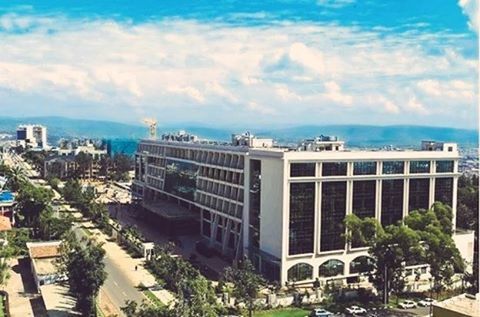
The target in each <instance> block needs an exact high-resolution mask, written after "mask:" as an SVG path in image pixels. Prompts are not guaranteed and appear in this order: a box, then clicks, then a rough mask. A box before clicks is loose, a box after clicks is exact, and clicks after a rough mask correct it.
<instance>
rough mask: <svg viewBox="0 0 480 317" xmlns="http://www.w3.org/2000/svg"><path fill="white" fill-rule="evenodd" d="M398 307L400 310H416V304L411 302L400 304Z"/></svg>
mask: <svg viewBox="0 0 480 317" xmlns="http://www.w3.org/2000/svg"><path fill="white" fill-rule="evenodd" d="M398 307H400V308H402V309H411V308H416V307H417V303H415V302H414V301H413V300H406V301H404V302H403V303H400V304H399V305H398Z"/></svg>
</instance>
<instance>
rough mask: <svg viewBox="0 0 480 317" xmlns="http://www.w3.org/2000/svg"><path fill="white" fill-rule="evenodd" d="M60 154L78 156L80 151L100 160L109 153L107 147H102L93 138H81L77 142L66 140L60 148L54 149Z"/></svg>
mask: <svg viewBox="0 0 480 317" xmlns="http://www.w3.org/2000/svg"><path fill="white" fill-rule="evenodd" d="M54 152H56V154H57V155H59V156H69V155H71V156H77V155H78V154H80V153H82V152H83V153H85V154H87V155H89V156H90V157H91V158H92V159H93V160H99V159H101V158H102V157H104V156H107V155H108V152H107V149H103V148H100V146H99V145H97V144H95V142H93V141H92V140H81V141H77V142H66V143H64V144H62V146H60V147H59V148H56V149H54Z"/></svg>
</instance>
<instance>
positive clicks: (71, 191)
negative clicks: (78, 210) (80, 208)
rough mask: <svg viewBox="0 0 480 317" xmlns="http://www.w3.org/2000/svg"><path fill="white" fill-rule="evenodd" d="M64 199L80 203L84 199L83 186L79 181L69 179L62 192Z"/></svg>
mask: <svg viewBox="0 0 480 317" xmlns="http://www.w3.org/2000/svg"><path fill="white" fill-rule="evenodd" d="M62 194H63V198H65V200H66V201H70V202H74V203H76V202H79V201H80V200H81V197H82V186H81V185H80V182H79V181H78V180H77V179H69V180H67V182H66V183H65V185H64V187H63V190H62Z"/></svg>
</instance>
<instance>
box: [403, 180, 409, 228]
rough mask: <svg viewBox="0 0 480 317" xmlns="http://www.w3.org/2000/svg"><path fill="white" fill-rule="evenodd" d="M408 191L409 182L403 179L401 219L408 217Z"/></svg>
mask: <svg viewBox="0 0 480 317" xmlns="http://www.w3.org/2000/svg"><path fill="white" fill-rule="evenodd" d="M409 189H410V180H409V179H408V178H406V179H404V183H403V217H402V218H405V217H406V216H407V215H408V196H409V195H408V192H409Z"/></svg>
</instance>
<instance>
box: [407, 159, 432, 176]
mask: <svg viewBox="0 0 480 317" xmlns="http://www.w3.org/2000/svg"><path fill="white" fill-rule="evenodd" d="M410 173H412V174H419V173H430V161H411V162H410Z"/></svg>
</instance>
